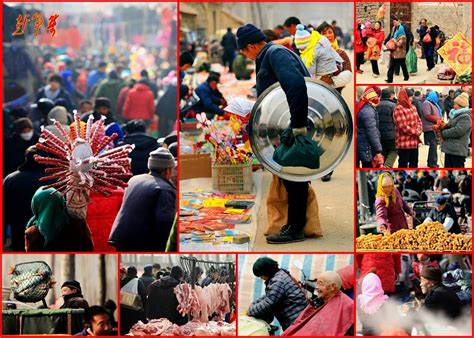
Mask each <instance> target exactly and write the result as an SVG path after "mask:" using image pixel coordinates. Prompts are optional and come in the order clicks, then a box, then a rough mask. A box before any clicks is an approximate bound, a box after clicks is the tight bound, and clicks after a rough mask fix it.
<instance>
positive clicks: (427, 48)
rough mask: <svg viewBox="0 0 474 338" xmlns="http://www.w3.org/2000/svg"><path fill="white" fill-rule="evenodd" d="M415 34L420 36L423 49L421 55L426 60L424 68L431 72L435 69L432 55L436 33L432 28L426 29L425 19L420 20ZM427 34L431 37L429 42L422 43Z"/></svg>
mask: <svg viewBox="0 0 474 338" xmlns="http://www.w3.org/2000/svg"><path fill="white" fill-rule="evenodd" d="M416 32H417V33H418V34H419V35H420V40H419V41H420V44H421V46H422V47H423V53H424V55H425V59H426V66H427V67H428V71H430V70H432V69H433V68H434V67H435V63H434V54H435V45H436V37H437V36H438V31H437V30H436V29H435V28H434V27H431V28H430V27H428V23H427V20H426V19H422V20H421V25H420V27H418V28H417V30H416ZM426 34H428V35H430V37H431V41H430V42H424V41H423V39H424V37H425V35H426Z"/></svg>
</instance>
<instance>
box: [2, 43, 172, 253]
mask: <svg viewBox="0 0 474 338" xmlns="http://www.w3.org/2000/svg"><path fill="white" fill-rule="evenodd" d="M15 43H16V42H15ZM128 47H130V48H124V50H121V51H116V53H110V54H105V53H99V54H98V53H96V52H93V50H92V49H89V48H84V50H80V51H78V52H76V53H72V54H71V53H68V54H63V53H62V52H61V51H60V49H55V48H51V47H46V46H39V47H31V46H29V45H28V44H25V45H22V42H19V43H18V44H17V45H16V49H15V52H16V54H15V58H12V59H9V60H5V63H6V64H5V67H6V68H7V72H6V73H5V76H6V78H5V81H6V82H5V95H4V108H3V118H4V130H3V132H4V136H3V137H4V148H3V149H4V155H3V156H4V160H3V177H4V182H3V189H4V190H3V191H4V196H5V197H6V198H4V206H3V207H4V210H5V212H4V236H3V238H4V245H7V244H8V247H7V250H12V251H24V250H25V246H27V247H28V245H29V244H28V243H25V229H26V228H27V227H28V228H30V227H33V226H36V227H37V228H38V229H39V232H40V234H41V236H40V237H41V238H35V239H34V241H35V242H36V243H39V247H38V246H31V248H33V247H35V248H36V249H35V250H39V251H42V250H47V251H70V249H71V248H72V247H74V248H75V249H76V250H77V251H91V250H92V249H93V248H94V247H95V248H96V249H97V250H100V251H107V250H113V248H111V246H113V247H115V249H116V250H118V251H127V250H128V251H130V250H133V251H143V250H145V251H165V250H166V247H167V241H168V239H169V238H170V246H169V248H168V249H169V250H176V246H175V243H176V239H175V237H173V236H174V235H173V232H172V227H173V224H174V220H175V215H176V211H175V210H176V169H175V167H176V158H177V136H176V126H175V125H176V97H177V81H176V70H175V68H174V67H173V66H170V64H172V60H169V61H171V63H168V60H167V59H163V58H161V57H162V55H163V54H162V53H160V51H159V50H155V49H153V48H148V49H146V48H145V47H144V46H140V47H135V46H132V45H130V46H128ZM9 50H10V49H9ZM32 55H36V57H34V56H32ZM170 55H171V54H170ZM141 57H144V58H146V59H147V60H154V62H153V64H152V65H150V64H148V67H145V65H143V66H142V68H141V69H137V68H138V67H139V65H137V63H138V60H139V59H140V58H141ZM33 59H34V61H33ZM134 72H135V73H134ZM28 73H31V74H32V76H33V78H34V80H32V81H28V82H27V81H25V80H23V78H27V76H26V75H28ZM6 74H8V75H6ZM29 87H31V88H33V89H32V90H35V91H34V92H33V91H32V92H30V91H29ZM76 111H77V112H78V113H79V114H80V118H81V128H85V124H86V122H87V121H88V119H89V117H90V116H92V117H93V120H94V121H99V120H101V119H103V120H104V124H105V134H106V135H108V136H110V135H112V134H113V133H116V134H118V137H117V138H116V139H115V140H114V143H113V144H111V145H110V147H118V146H121V145H127V144H133V145H134V149H133V151H132V152H131V153H129V155H128V156H129V158H130V159H131V172H132V174H133V177H132V178H131V179H130V181H129V182H128V188H126V189H125V191H123V189H121V188H120V189H119V188H117V190H116V191H115V192H114V194H113V195H112V196H111V197H110V198H105V199H104V198H103V197H102V196H101V195H99V194H94V193H92V194H91V196H90V198H91V203H89V209H88V212H87V217H86V218H85V219H77V218H76V217H74V216H73V215H72V214H71V213H70V212H68V208H66V209H65V208H64V204H65V200H64V198H63V197H61V196H59V194H49V193H48V194H45V193H42V191H41V187H42V186H45V185H47V184H50V183H52V182H48V181H47V182H40V181H39V179H40V178H41V177H44V176H46V175H47V174H45V169H46V168H45V166H44V165H42V164H39V163H37V162H36V161H35V159H34V157H35V156H37V155H40V156H52V157H54V155H51V154H47V153H45V152H44V151H42V150H40V149H38V148H36V146H35V145H36V144H37V143H38V142H39V141H40V133H41V131H42V128H45V129H47V130H49V131H52V132H53V133H54V132H56V129H55V127H54V126H53V123H54V122H55V121H59V122H60V124H61V125H62V126H63V128H64V129H65V130H66V131H69V130H70V129H71V126H72V127H74V125H75V122H73V114H74V112H76ZM158 137H159V138H158ZM138 216H139V217H138ZM67 229H69V230H70V231H68V230H67ZM91 232H92V234H91ZM81 234H82V235H81ZM75 236H77V237H76V238H75ZM170 236H171V237H170ZM38 248H39V249H38ZM27 250H28V248H27ZM30 251H31V250H30Z"/></svg>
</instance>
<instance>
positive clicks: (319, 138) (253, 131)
mask: <svg viewBox="0 0 474 338" xmlns="http://www.w3.org/2000/svg"><path fill="white" fill-rule="evenodd" d="M306 87H307V90H308V103H309V107H308V136H309V137H311V138H312V139H313V140H314V141H316V143H317V144H318V146H319V149H320V150H321V158H320V167H319V169H315V170H310V172H308V173H305V174H295V173H288V172H284V171H282V167H281V166H280V165H279V164H277V163H276V162H275V161H273V159H272V158H273V152H274V151H275V148H276V147H277V146H278V145H279V144H280V138H279V135H280V132H281V131H282V130H284V129H286V128H288V126H289V125H290V110H289V107H288V102H287V101H286V96H285V93H284V92H283V89H282V88H281V87H280V84H279V83H275V84H274V85H272V86H271V87H269V88H267V90H265V91H264V92H263V94H262V95H260V97H259V98H258V100H257V102H256V103H255V105H254V107H253V109H252V113H251V116H250V122H249V124H250V143H251V146H252V150H253V153H254V154H255V156H257V158H258V160H259V161H260V163H262V165H263V166H264V167H265V169H267V170H268V171H270V172H272V173H273V174H275V175H277V176H279V177H281V178H283V179H286V180H289V181H295V182H304V181H312V180H316V179H318V178H321V177H322V176H324V175H326V174H328V173H330V172H331V171H333V170H334V169H335V168H336V167H337V166H338V165H339V163H341V161H342V160H343V159H344V157H345V156H346V154H347V151H348V150H349V148H350V145H351V142H352V133H353V128H352V116H351V112H350V110H349V107H348V106H347V104H346V102H345V101H344V99H343V98H342V96H341V95H340V94H339V93H338V92H337V91H336V90H334V89H333V88H331V87H329V86H328V85H326V84H325V83H323V82H321V81H317V80H313V79H310V78H306Z"/></svg>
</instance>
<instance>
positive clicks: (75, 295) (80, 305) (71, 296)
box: [61, 280, 89, 309]
mask: <svg viewBox="0 0 474 338" xmlns="http://www.w3.org/2000/svg"><path fill="white" fill-rule="evenodd" d="M61 296H62V297H63V299H64V304H63V305H62V306H61V309H86V308H88V307H89V303H87V301H86V300H85V299H84V296H83V295H82V289H81V284H80V283H79V282H78V281H77V280H67V281H65V282H64V283H63V285H61Z"/></svg>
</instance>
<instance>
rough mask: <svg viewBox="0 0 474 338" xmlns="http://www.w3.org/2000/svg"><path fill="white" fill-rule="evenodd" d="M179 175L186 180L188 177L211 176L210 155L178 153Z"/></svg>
mask: <svg viewBox="0 0 474 338" xmlns="http://www.w3.org/2000/svg"><path fill="white" fill-rule="evenodd" d="M179 175H180V176H179V177H180V179H181V180H188V179H190V178H198V177H212V170H211V155H209V154H192V155H180V157H179Z"/></svg>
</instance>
